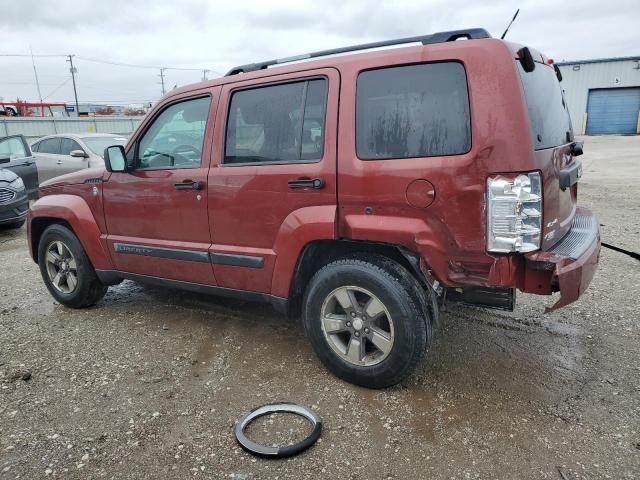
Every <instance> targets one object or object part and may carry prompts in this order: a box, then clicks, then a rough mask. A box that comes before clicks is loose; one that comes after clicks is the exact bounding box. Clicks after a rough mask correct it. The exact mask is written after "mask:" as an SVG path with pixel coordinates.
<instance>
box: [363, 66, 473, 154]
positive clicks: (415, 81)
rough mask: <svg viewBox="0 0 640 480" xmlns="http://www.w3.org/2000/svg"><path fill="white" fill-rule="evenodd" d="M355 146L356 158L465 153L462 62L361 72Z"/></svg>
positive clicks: (465, 95)
mask: <svg viewBox="0 0 640 480" xmlns="http://www.w3.org/2000/svg"><path fill="white" fill-rule="evenodd" d="M356 148H357V154H358V157H359V158H360V159H362V160H378V159H390V158H409V157H433V156H441V155H459V154H462V153H466V152H468V151H469V150H470V148H471V122H470V116H469V95H468V92H467V76H466V74H465V70H464V67H463V66H462V64H460V63H458V62H443V63H429V64H421V65H409V66H403V67H393V68H385V69H381V70H370V71H366V72H363V73H361V74H360V75H359V76H358V84H357V94H356Z"/></svg>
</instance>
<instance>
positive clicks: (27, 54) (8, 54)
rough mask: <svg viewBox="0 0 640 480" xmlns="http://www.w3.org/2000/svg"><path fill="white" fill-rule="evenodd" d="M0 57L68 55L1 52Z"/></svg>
mask: <svg viewBox="0 0 640 480" xmlns="http://www.w3.org/2000/svg"><path fill="white" fill-rule="evenodd" d="M0 57H43V58H44V57H66V55H57V54H56V55H42V54H38V55H31V54H30V53H0Z"/></svg>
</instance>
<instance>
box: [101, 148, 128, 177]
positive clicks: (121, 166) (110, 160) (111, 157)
mask: <svg viewBox="0 0 640 480" xmlns="http://www.w3.org/2000/svg"><path fill="white" fill-rule="evenodd" d="M104 166H105V167H106V169H107V172H126V171H127V155H126V153H125V151H124V147H123V146H122V145H111V146H110V147H107V148H105V149H104Z"/></svg>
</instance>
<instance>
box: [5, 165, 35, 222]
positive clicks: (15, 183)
mask: <svg viewBox="0 0 640 480" xmlns="http://www.w3.org/2000/svg"><path fill="white" fill-rule="evenodd" d="M0 161H1V159H0ZM28 210H29V198H28V196H27V191H26V189H25V188H24V182H23V181H22V179H21V178H20V177H19V176H18V175H16V174H15V173H13V172H12V171H11V170H6V169H4V168H0V227H9V228H20V227H21V226H22V225H23V224H24V221H25V219H26V217H27V211H28Z"/></svg>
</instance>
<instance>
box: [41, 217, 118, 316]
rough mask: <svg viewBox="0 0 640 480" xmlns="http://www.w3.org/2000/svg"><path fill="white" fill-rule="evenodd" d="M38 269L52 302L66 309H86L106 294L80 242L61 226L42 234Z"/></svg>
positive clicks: (51, 228) (52, 227) (55, 225)
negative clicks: (58, 303) (56, 302)
mask: <svg viewBox="0 0 640 480" xmlns="http://www.w3.org/2000/svg"><path fill="white" fill-rule="evenodd" d="M38 265H39V266H40V273H41V274H42V278H43V280H44V283H45V285H46V286H47V289H48V290H49V292H50V293H51V295H52V296H53V298H55V299H56V300H57V301H58V302H60V303H61V304H63V305H65V306H67V307H71V308H84V307H90V306H92V305H95V304H96V303H97V302H98V301H99V300H100V299H101V298H102V297H104V295H105V293H107V286H106V285H104V284H103V283H102V282H101V281H100V279H99V278H98V276H97V275H96V272H95V270H94V269H93V266H92V265H91V262H90V261H89V258H88V257H87V254H86V253H85V251H84V249H83V248H82V245H81V244H80V241H79V240H78V238H77V237H76V236H75V235H74V234H73V232H72V231H71V230H69V229H68V228H66V227H64V226H62V225H57V224H54V225H50V226H49V227H47V228H46V229H45V231H44V232H43V233H42V237H40V243H39V244H38Z"/></svg>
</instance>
